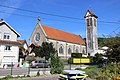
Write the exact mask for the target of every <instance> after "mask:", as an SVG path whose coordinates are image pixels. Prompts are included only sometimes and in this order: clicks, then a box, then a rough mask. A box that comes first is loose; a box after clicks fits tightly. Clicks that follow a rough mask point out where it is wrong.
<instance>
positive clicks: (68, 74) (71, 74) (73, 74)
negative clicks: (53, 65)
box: [59, 70, 88, 80]
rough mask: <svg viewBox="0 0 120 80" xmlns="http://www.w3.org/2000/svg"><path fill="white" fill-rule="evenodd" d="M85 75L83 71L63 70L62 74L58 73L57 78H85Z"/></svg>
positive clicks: (72, 79)
mask: <svg viewBox="0 0 120 80" xmlns="http://www.w3.org/2000/svg"><path fill="white" fill-rule="evenodd" d="M87 76H88V75H87V74H85V72H84V71H80V70H64V72H63V74H60V77H59V80H86V77H87Z"/></svg>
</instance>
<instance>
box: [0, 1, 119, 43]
mask: <svg viewBox="0 0 120 80" xmlns="http://www.w3.org/2000/svg"><path fill="white" fill-rule="evenodd" d="M0 3H1V4H0V18H2V19H4V20H5V21H6V22H7V23H8V24H9V25H11V26H12V28H14V29H15V30H16V31H17V32H18V33H19V34H20V35H21V37H19V39H23V40H24V39H25V40H27V42H28V43H29V38H30V36H31V34H32V32H33V30H34V28H35V26H36V23H37V18H38V16H39V17H40V18H41V21H40V23H41V24H44V25H47V26H51V27H53V28H57V29H59V30H64V31H66V32H70V33H73V34H77V35H81V36H82V37H83V38H85V37H86V23H85V19H84V15H85V13H86V11H87V10H88V9H90V10H92V11H93V12H94V13H95V14H96V15H97V16H98V21H97V30H98V37H108V36H113V35H115V34H116V33H118V32H120V15H119V14H120V10H119V8H120V5H119V3H120V0H0ZM68 17H69V18H68Z"/></svg>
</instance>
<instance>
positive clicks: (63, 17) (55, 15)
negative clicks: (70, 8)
mask: <svg viewBox="0 0 120 80" xmlns="http://www.w3.org/2000/svg"><path fill="white" fill-rule="evenodd" d="M0 6H1V7H6V8H10V9H16V10H21V11H27V12H32V13H40V14H44V15H50V16H57V17H63V18H69V19H76V20H84V19H80V18H75V17H69V16H62V15H57V14H49V13H45V12H39V11H32V10H26V9H21V8H15V7H11V6H5V5H0Z"/></svg>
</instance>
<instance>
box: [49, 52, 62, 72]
mask: <svg viewBox="0 0 120 80" xmlns="http://www.w3.org/2000/svg"><path fill="white" fill-rule="evenodd" d="M63 68H64V66H63V63H62V61H61V60H60V58H59V57H58V55H57V53H55V55H53V54H52V55H51V69H50V72H51V74H56V73H57V74H60V73H62V71H63Z"/></svg>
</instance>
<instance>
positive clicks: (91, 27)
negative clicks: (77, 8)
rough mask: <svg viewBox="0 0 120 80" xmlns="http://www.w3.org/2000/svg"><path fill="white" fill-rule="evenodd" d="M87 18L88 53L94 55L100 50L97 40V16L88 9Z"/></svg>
mask: <svg viewBox="0 0 120 80" xmlns="http://www.w3.org/2000/svg"><path fill="white" fill-rule="evenodd" d="M84 18H85V20H86V44H87V53H88V54H90V56H94V55H95V54H96V53H97V51H98V41H97V25H96V24H97V18H98V17H97V16H96V15H95V14H94V13H93V12H92V11H91V10H90V9H88V10H87V12H86V14H85V16H84Z"/></svg>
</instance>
